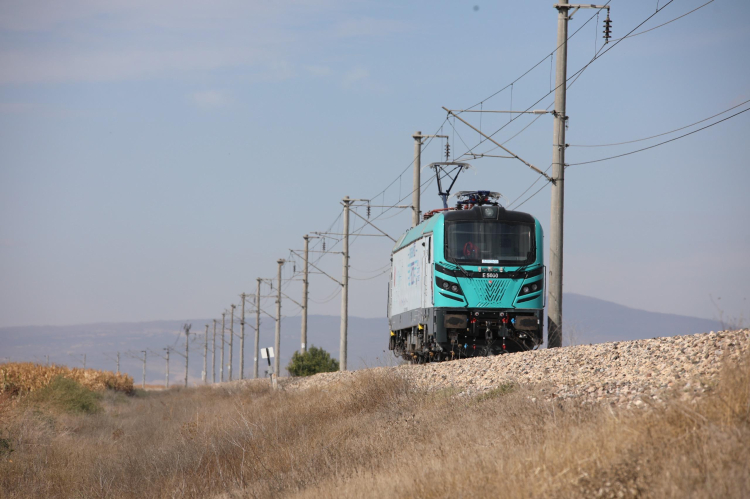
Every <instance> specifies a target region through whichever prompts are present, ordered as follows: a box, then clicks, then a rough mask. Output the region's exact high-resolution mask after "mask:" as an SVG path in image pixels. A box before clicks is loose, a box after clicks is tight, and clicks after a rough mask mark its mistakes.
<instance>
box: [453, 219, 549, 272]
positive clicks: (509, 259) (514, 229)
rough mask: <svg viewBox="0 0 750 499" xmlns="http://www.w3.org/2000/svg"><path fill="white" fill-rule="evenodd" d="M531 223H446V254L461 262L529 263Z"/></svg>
mask: <svg viewBox="0 0 750 499" xmlns="http://www.w3.org/2000/svg"><path fill="white" fill-rule="evenodd" d="M535 256H536V247H535V245H534V226H533V225H531V224H526V223H508V222H499V221H481V222H479V221H477V222H471V221H466V222H459V221H457V222H449V223H446V224H445V257H446V259H447V260H448V261H449V262H454V263H458V264H462V265H482V264H491V265H510V266H516V265H518V266H520V265H528V264H530V263H532V262H533V261H534V260H535Z"/></svg>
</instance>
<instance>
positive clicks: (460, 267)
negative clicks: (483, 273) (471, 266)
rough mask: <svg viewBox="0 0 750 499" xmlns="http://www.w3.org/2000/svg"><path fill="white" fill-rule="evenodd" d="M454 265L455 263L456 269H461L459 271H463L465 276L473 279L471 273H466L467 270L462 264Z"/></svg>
mask: <svg viewBox="0 0 750 499" xmlns="http://www.w3.org/2000/svg"><path fill="white" fill-rule="evenodd" d="M454 263H455V265H456V267H458V268H459V269H460V270H461V272H463V274H464V275H465V276H466V277H471V276H470V275H469V273H468V272H466V269H465V268H463V267H462V266H461V265H460V264H458V263H456V262H454Z"/></svg>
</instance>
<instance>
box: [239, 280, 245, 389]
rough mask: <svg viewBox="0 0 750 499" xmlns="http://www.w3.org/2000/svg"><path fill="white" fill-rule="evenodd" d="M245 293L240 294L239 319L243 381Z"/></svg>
mask: <svg viewBox="0 0 750 499" xmlns="http://www.w3.org/2000/svg"><path fill="white" fill-rule="evenodd" d="M245 296H246V295H245V293H242V317H240V379H245Z"/></svg>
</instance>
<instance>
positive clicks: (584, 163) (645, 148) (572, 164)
mask: <svg viewBox="0 0 750 499" xmlns="http://www.w3.org/2000/svg"><path fill="white" fill-rule="evenodd" d="M746 111H750V107H748V108H747V109H743V110H742V111H740V112H738V113H735V114H733V115H731V116H727V117H726V118H724V119H721V120H719V121H716V122H714V123H711V124H710V125H706V126H704V127H701V128H699V129H697V130H693V131H692V132H688V133H686V134H683V135H680V136H679V137H675V138H673V139H669V140H665V141H664V142H659V143H658V144H654V145H652V146H648V147H644V148H643V149H637V150H635V151H630V152H626V153H623V154H618V155H616V156H609V157H608V158H601V159H594V160H591V161H582V162H580V163H568V165H567V166H574V165H588V164H590V163H599V162H600V161H608V160H610V159H615V158H621V157H623V156H629V155H631V154H635V153H637V152H641V151H647V150H649V149H653V148H654V147H659V146H662V145H664V144H668V143H670V142H674V141H675V140H679V139H681V138H683V137H687V136H688V135H692V134H694V133H698V132H700V131H701V130H705V129H706V128H711V127H712V126H714V125H718V124H719V123H721V122H723V121H727V120H729V119H732V118H734V117H735V116H739V115H740V114H742V113H744V112H746Z"/></svg>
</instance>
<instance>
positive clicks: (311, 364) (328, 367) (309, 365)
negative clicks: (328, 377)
mask: <svg viewBox="0 0 750 499" xmlns="http://www.w3.org/2000/svg"><path fill="white" fill-rule="evenodd" d="M286 370H287V371H289V374H291V375H292V376H312V375H313V374H317V373H330V372H333V371H338V370H339V361H338V360H336V359H332V358H331V354H330V353H328V352H326V351H325V350H323V349H322V348H318V347H314V346H311V347H310V349H309V350H308V351H307V352H305V353H299V352H294V355H292V360H291V361H290V362H289V365H288V366H287V368H286Z"/></svg>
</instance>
